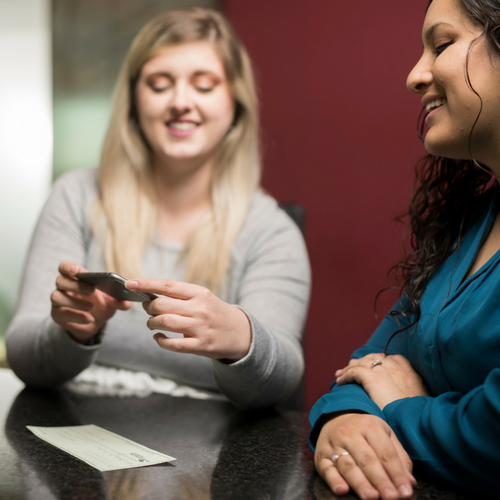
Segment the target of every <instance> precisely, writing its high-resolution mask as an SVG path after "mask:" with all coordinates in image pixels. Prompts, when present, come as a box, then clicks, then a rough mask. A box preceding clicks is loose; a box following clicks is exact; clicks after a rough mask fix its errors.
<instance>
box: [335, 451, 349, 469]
mask: <svg viewBox="0 0 500 500" xmlns="http://www.w3.org/2000/svg"><path fill="white" fill-rule="evenodd" d="M346 455H349V452H348V451H343V452H342V453H339V454H338V455H332V462H333V465H335V467H337V461H338V459H339V458H340V457H344V456H346Z"/></svg>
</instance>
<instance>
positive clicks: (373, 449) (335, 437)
mask: <svg viewBox="0 0 500 500" xmlns="http://www.w3.org/2000/svg"><path fill="white" fill-rule="evenodd" d="M344 452H348V454H346V455H341V454H342V453H344ZM334 454H335V455H340V457H339V458H338V459H337V463H336V464H334V462H333V460H332V455H334ZM314 464H315V466H316V470H317V471H318V474H319V475H320V476H321V477H322V478H323V479H324V480H325V482H326V483H327V484H328V486H329V487H330V488H331V490H332V491H333V492H334V493H335V494H336V495H346V494H347V493H348V492H349V489H350V488H352V490H354V491H355V492H356V493H357V494H358V496H359V497H360V498H361V499H362V500H372V499H373V500H375V499H378V498H382V499H383V500H396V499H406V498H411V496H412V495H413V487H414V486H415V485H416V481H415V478H414V477H413V475H412V474H411V470H412V462H411V460H410V457H409V456H408V454H407V453H406V451H405V450H404V449H403V447H402V446H401V443H400V442H399V441H398V439H397V437H396V436H395V434H394V432H393V431H392V429H391V428H390V427H389V425H387V423H386V422H384V421H383V420H382V419H381V418H379V417H376V416H374V415H368V414H364V413H363V414H360V413H344V414H341V415H338V416H336V417H333V418H332V419H331V420H329V421H327V422H326V423H325V424H324V425H323V428H322V429H321V432H320V435H319V437H318V442H317V444H316V452H315V454H314Z"/></svg>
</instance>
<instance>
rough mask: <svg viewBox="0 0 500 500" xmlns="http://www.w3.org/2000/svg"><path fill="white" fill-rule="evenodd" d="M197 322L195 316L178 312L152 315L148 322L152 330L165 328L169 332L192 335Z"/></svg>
mask: <svg viewBox="0 0 500 500" xmlns="http://www.w3.org/2000/svg"><path fill="white" fill-rule="evenodd" d="M195 324H196V323H195V321H194V320H193V318H189V317H187V316H179V315H177V314H161V315H159V316H152V317H151V318H149V319H148V321H147V323H146V325H147V327H148V328H149V329H150V330H165V331H168V332H176V333H183V334H184V335H192V333H193V327H194V326H195Z"/></svg>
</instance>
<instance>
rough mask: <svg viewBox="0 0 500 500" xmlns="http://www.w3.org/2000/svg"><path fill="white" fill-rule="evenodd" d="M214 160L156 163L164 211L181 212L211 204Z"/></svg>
mask: <svg viewBox="0 0 500 500" xmlns="http://www.w3.org/2000/svg"><path fill="white" fill-rule="evenodd" d="M214 163H215V162H214V161H213V159H210V160H205V161H197V162H196V161H192V160H191V161H177V162H169V163H168V165H165V164H161V163H160V162H154V176H155V183H156V192H157V194H158V203H159V208H160V210H161V211H167V212H171V213H179V212H184V211H191V210H197V209H198V208H200V207H203V208H206V207H207V206H209V205H210V204H211V183H212V175H213V170H214Z"/></svg>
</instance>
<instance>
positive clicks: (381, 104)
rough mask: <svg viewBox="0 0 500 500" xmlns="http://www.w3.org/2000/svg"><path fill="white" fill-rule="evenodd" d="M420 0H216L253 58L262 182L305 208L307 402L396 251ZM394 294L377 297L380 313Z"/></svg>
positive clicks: (413, 144) (415, 105) (348, 346)
mask: <svg viewBox="0 0 500 500" xmlns="http://www.w3.org/2000/svg"><path fill="white" fill-rule="evenodd" d="M426 4H427V1H426V0H416V1H412V2H409V1H408V2H407V1H404V2H402V1H401V0H385V1H379V2H376V1H373V0H356V1H350V2H348V1H340V0H310V1H304V0H301V1H299V0H226V2H225V12H226V14H227V16H228V17H229V19H230V20H231V22H232V23H233V25H234V26H235V28H236V29H237V31H238V32H239V34H240V36H241V37H242V39H243V41H244V43H245V44H246V46H247V48H248V50H249V52H250V55H251V57H252V59H253V61H254V63H255V66H256V68H257V74H258V82H259V86H260V95H261V102H262V128H263V134H262V136H263V144H264V168H265V173H264V187H265V188H266V189H267V190H268V191H269V192H270V193H271V194H272V195H273V196H275V197H276V198H277V199H278V200H279V201H291V200H293V201H297V202H300V203H302V204H303V205H304V206H305V207H306V209H307V229H306V239H307V245H308V248H309V253H310V257H311V262H312V270H313V292H312V300H311V308H310V313H309V320H308V324H307V332H306V333H307V340H306V362H307V404H308V408H309V407H310V406H312V404H313V403H314V402H315V401H316V399H318V397H320V396H321V394H323V393H324V392H325V391H327V390H328V389H329V386H330V384H331V382H332V380H333V373H334V372H335V370H336V369H337V368H340V367H342V366H344V365H345V364H346V363H347V361H348V360H349V356H350V353H351V352H352V351H353V350H354V349H355V348H356V347H358V346H360V345H361V344H362V343H364V341H365V340H366V339H367V338H368V336H369V335H370V334H371V332H372V331H373V330H374V328H375V327H376V325H377V323H378V321H377V320H376V319H375V314H374V299H375V295H376V294H377V292H378V291H379V290H380V289H382V288H383V287H384V286H386V284H387V280H386V273H387V271H388V269H389V268H390V266H391V265H393V264H394V263H396V262H397V260H398V259H399V257H401V255H402V234H403V227H402V226H401V225H400V224H398V223H396V222H394V221H393V218H394V217H395V216H396V215H398V214H399V213H401V212H402V211H404V210H405V209H406V207H407V205H408V201H409V198H410V194H411V189H412V184H413V168H414V165H415V162H416V160H417V159H418V158H419V157H421V156H422V155H423V154H424V153H425V151H424V148H423V146H422V144H421V143H420V141H419V140H418V138H417V134H416V123H417V117H418V113H419V111H420V107H421V106H420V97H418V96H414V95H411V94H410V93H409V92H408V91H407V90H406V87H405V82H406V76H407V74H408V72H409V71H410V69H411V68H412V67H413V65H414V64H415V63H416V61H417V59H418V57H420V52H421V47H422V41H421V26H422V22H423V16H424V11H425V7H426ZM396 297H397V296H395V295H394V294H392V295H391V294H389V295H386V296H384V297H383V299H382V300H381V301H380V302H379V307H378V308H377V310H378V313H379V317H380V316H383V314H384V313H385V312H386V311H387V309H388V307H389V306H390V305H391V304H392V302H393V301H394V300H395V298H396Z"/></svg>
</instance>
